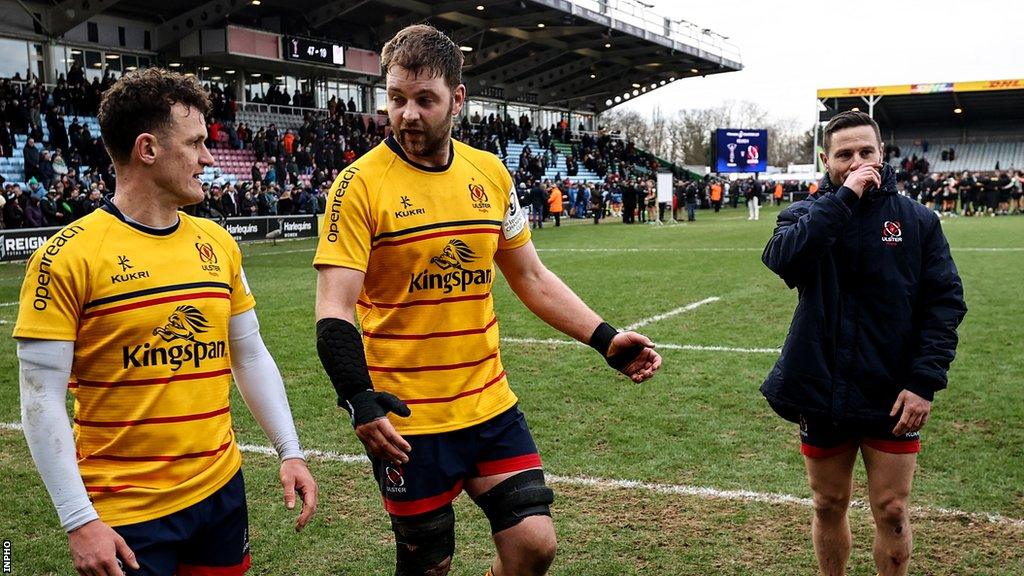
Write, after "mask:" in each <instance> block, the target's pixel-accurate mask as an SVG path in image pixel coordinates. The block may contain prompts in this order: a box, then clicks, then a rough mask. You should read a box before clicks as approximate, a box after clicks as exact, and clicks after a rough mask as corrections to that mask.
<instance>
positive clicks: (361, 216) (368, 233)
mask: <svg viewBox="0 0 1024 576" xmlns="http://www.w3.org/2000/svg"><path fill="white" fill-rule="evenodd" d="M370 214H371V213H370V198H369V194H368V191H367V187H366V183H365V181H364V180H363V177H362V176H361V175H360V174H359V168H358V167H356V166H350V167H348V168H346V169H345V170H344V171H342V172H341V174H339V175H338V178H337V179H336V180H335V181H334V185H333V186H331V192H330V195H329V196H328V200H327V206H326V210H325V212H324V223H323V226H322V227H321V229H320V240H319V241H318V243H317V247H316V255H315V256H314V257H313V266H315V267H319V266H343V267H345V268H352V269H354V270H359V271H362V272H365V271H366V267H367V264H368V263H369V260H370V246H371V242H372V239H373V230H374V226H373V218H372V217H371V215H370Z"/></svg>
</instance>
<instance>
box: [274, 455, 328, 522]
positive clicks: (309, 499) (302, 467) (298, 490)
mask: <svg viewBox="0 0 1024 576" xmlns="http://www.w3.org/2000/svg"><path fill="white" fill-rule="evenodd" d="M281 487H282V488H284V506H285V508H287V509H289V510H294V509H295V496H296V494H297V495H298V496H299V498H300V499H301V500H302V511H301V512H300V513H299V518H298V519H297V520H296V521H295V531H296V532H301V531H302V529H303V528H305V527H306V524H308V523H309V521H310V520H311V519H312V518H313V514H315V513H316V500H317V494H318V493H319V488H317V485H316V480H313V475H312V474H310V472H309V468H308V467H307V466H306V462H305V461H304V460H302V459H301V458H291V459H288V460H285V461H284V462H281Z"/></svg>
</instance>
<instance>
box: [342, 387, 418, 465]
mask: <svg viewBox="0 0 1024 576" xmlns="http://www.w3.org/2000/svg"><path fill="white" fill-rule="evenodd" d="M349 405H350V406H351V407H352V425H353V426H355V429H356V436H358V437H359V440H361V441H362V443H363V446H365V447H366V451H367V452H369V453H370V455H371V456H374V457H376V458H380V459H382V460H387V461H388V462H391V463H393V464H399V465H401V464H405V463H406V462H408V461H409V456H408V452H409V451H411V450H412V446H409V443H408V442H406V441H405V439H404V438H402V436H401V435H400V434H399V433H398V432H397V431H396V430H395V427H394V426H392V425H391V422H390V421H389V420H388V412H394V413H395V414H397V415H399V416H401V417H402V418H407V417H408V416H409V415H410V414H412V412H411V411H410V410H409V407H408V406H406V405H405V402H402V401H401V400H400V399H399V398H398V397H397V396H395V395H394V394H388V393H387V392H377V391H375V390H366V391H363V392H360V393H358V394H356V395H355V396H353V397H352V399H351V400H349Z"/></svg>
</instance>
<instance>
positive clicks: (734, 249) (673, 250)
mask: <svg viewBox="0 0 1024 576" xmlns="http://www.w3.org/2000/svg"><path fill="white" fill-rule="evenodd" d="M763 251H764V248H537V252H609V253H619V252H763Z"/></svg>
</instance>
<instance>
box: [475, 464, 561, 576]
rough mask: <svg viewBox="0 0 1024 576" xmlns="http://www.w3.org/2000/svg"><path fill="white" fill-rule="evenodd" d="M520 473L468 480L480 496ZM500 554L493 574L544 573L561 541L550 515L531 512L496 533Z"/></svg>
mask: <svg viewBox="0 0 1024 576" xmlns="http://www.w3.org/2000/svg"><path fill="white" fill-rule="evenodd" d="M516 474H517V473H515V472H513V473H508V474H496V475H493V476H484V477H480V478H473V479H470V480H467V481H466V485H465V489H466V492H467V493H468V494H469V495H470V496H473V497H475V496H478V495H480V494H483V493H485V492H487V491H488V490H490V489H491V488H493V487H495V486H497V485H498V484H499V483H501V482H502V481H504V480H506V479H508V478H511V477H512V476H515V475H516ZM494 545H495V548H497V551H498V555H497V557H496V558H495V559H494V561H493V562H492V564H491V569H490V571H489V575H490V576H543V575H544V574H546V573H547V571H548V568H549V567H550V566H551V562H552V561H554V559H555V549H556V547H557V541H556V538H555V525H554V523H553V522H552V521H551V517H550V516H540V515H538V516H529V517H527V518H524V519H523V520H522V521H521V522H520V523H518V524H516V525H515V526H512V527H511V528H506V529H505V530H502V531H500V532H498V533H497V534H495V535H494Z"/></svg>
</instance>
